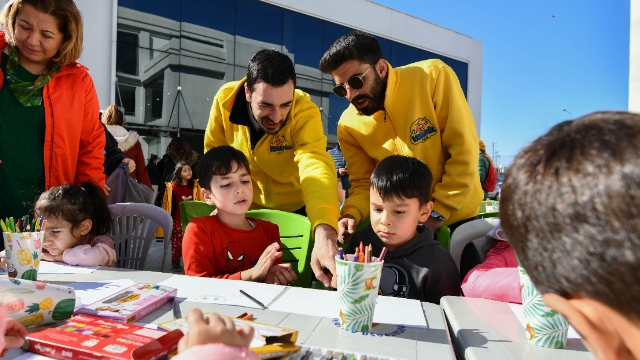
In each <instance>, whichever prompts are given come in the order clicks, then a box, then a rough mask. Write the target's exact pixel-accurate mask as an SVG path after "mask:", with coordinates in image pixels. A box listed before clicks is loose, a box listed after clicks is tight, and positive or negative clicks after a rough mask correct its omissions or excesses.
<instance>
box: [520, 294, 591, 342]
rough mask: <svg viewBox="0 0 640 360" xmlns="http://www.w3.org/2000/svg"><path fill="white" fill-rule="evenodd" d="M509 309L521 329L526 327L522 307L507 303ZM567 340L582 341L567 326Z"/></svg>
mask: <svg viewBox="0 0 640 360" xmlns="http://www.w3.org/2000/svg"><path fill="white" fill-rule="evenodd" d="M509 307H510V308H511V311H513V313H514V314H515V315H516V317H517V318H518V321H520V323H521V324H522V327H523V328H524V327H525V326H527V323H526V321H525V320H524V308H523V307H522V305H520V304H512V303H509ZM567 338H568V339H582V336H580V334H578V332H577V331H576V329H574V328H573V326H571V325H569V333H568V334H567Z"/></svg>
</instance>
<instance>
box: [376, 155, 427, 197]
mask: <svg viewBox="0 0 640 360" xmlns="http://www.w3.org/2000/svg"><path fill="white" fill-rule="evenodd" d="M432 178H433V177H432V175H431V171H430V170H429V168H428V167H427V165H425V163H423V162H422V161H420V160H418V159H416V158H414V157H409V156H402V155H392V156H389V157H387V158H385V159H384V160H382V161H381V162H380V164H378V166H376V168H375V170H373V174H371V180H370V183H369V186H370V187H371V188H372V189H374V190H375V191H377V192H378V194H380V197H381V198H382V200H383V201H387V200H391V199H394V198H395V199H418V201H419V202H420V206H422V205H424V204H426V203H428V202H429V201H431V197H430V195H429V194H430V192H431V182H432Z"/></svg>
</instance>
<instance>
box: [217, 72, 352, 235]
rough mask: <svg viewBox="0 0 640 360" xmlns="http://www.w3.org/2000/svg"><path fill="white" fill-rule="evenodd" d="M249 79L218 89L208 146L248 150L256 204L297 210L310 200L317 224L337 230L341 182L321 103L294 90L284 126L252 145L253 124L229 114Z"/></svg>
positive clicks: (313, 222) (308, 205)
mask: <svg viewBox="0 0 640 360" xmlns="http://www.w3.org/2000/svg"><path fill="white" fill-rule="evenodd" d="M245 81H246V78H245V79H242V80H240V81H233V82H230V83H227V84H225V85H224V86H222V88H220V90H219V91H218V93H217V94H216V97H215V99H214V100H213V106H212V107H211V115H210V116H209V123H208V124H207V130H206V131H205V137H204V151H205V152H207V151H208V150H209V149H211V148H213V147H216V146H222V145H231V146H233V147H234V148H236V149H238V150H240V151H242V152H243V153H244V155H245V156H246V157H247V159H248V160H249V167H251V179H252V182H253V205H252V208H269V209H277V210H282V211H288V212H293V211H296V210H298V209H300V208H301V207H302V206H306V212H307V216H308V217H309V221H310V222H311V226H312V229H315V227H316V226H317V225H319V224H327V225H329V226H331V227H333V228H334V229H336V231H337V226H338V217H339V215H340V210H339V207H338V190H337V187H338V184H337V178H336V172H335V167H334V164H333V158H332V157H331V155H329V153H327V150H326V149H327V137H326V136H325V134H324V131H323V129H322V119H321V117H320V111H319V109H318V107H317V106H316V105H315V104H314V103H313V102H311V98H310V97H309V95H308V94H307V93H305V92H303V91H300V90H295V93H294V96H293V103H292V105H291V110H290V111H289V114H288V115H287V119H286V120H285V123H284V125H283V126H282V128H281V129H280V131H278V133H277V134H274V135H269V134H264V135H263V136H262V138H261V139H260V140H259V141H258V143H257V144H256V146H255V149H253V150H252V149H251V140H250V133H249V128H248V127H247V126H243V125H236V124H233V123H231V122H230V120H229V116H230V114H231V110H232V108H233V103H234V101H235V99H236V95H237V94H238V91H242V92H243V93H244V83H245ZM241 110H243V109H241Z"/></svg>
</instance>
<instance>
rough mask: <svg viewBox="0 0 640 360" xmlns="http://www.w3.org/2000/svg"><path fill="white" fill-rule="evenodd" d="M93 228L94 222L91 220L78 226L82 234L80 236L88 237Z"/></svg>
mask: <svg viewBox="0 0 640 360" xmlns="http://www.w3.org/2000/svg"><path fill="white" fill-rule="evenodd" d="M92 226H93V221H91V219H86V220H84V221H83V222H81V223H80V225H78V227H77V229H78V231H79V232H80V236H84V235H87V234H88V233H89V232H90V231H91V227H92Z"/></svg>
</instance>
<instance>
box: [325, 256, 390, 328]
mask: <svg viewBox="0 0 640 360" xmlns="http://www.w3.org/2000/svg"><path fill="white" fill-rule="evenodd" d="M348 257H349V260H353V255H348ZM383 263H384V262H372V263H358V262H353V261H346V260H340V258H338V257H336V269H337V273H338V302H339V308H340V313H339V319H340V326H341V327H342V328H343V329H345V330H350V331H362V332H367V331H369V330H370V329H371V326H372V324H373V313H374V311H375V306H376V299H377V296H378V287H379V286H380V275H381V273H382V266H383Z"/></svg>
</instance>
